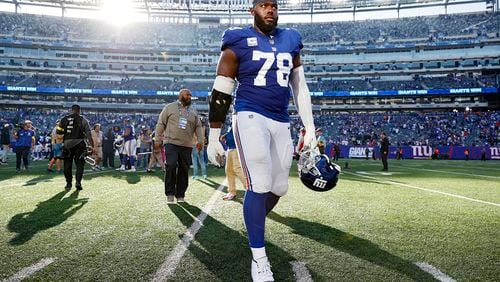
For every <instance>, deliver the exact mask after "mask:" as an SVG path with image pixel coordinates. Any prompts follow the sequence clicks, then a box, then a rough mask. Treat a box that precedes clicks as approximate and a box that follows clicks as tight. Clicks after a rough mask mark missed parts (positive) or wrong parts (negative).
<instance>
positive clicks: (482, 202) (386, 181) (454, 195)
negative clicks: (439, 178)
mask: <svg viewBox="0 0 500 282" xmlns="http://www.w3.org/2000/svg"><path fill="white" fill-rule="evenodd" d="M342 173H347V174H352V175H357V176H360V177H364V178H369V179H373V180H377V181H380V182H382V183H387V184H392V185H397V186H403V187H408V188H412V189H418V190H422V191H426V192H431V193H436V194H441V195H446V196H450V197H453V198H458V199H463V200H468V201H472V202H477V203H481V204H487V205H492V206H497V207H500V204H497V203H492V202H487V201H482V200H478V199H473V198H469V197H465V196H461V195H456V194H452V193H447V192H442V191H438V190H433V189H428V188H422V187H418V186H415V185H410V184H404V183H399V182H394V181H391V180H384V179H380V178H376V177H371V176H367V175H363V174H359V173H354V172H347V171H342Z"/></svg>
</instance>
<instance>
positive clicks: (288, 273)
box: [169, 203, 295, 281]
mask: <svg viewBox="0 0 500 282" xmlns="http://www.w3.org/2000/svg"><path fill="white" fill-rule="evenodd" d="M169 208H170V210H171V211H172V213H174V214H175V215H176V216H177V217H178V218H179V220H180V221H181V222H182V223H183V224H184V225H185V226H186V227H187V228H189V227H190V226H191V225H192V224H193V222H194V219H193V218H195V217H197V216H198V215H200V214H201V213H202V211H201V210H200V209H199V208H198V207H196V206H192V205H190V204H188V203H182V204H179V205H169ZM234 216H240V215H239V214H235V215H234ZM266 249H267V250H268V254H269V258H270V260H271V262H272V266H273V268H272V269H273V272H274V278H275V279H276V281H295V279H294V276H293V271H292V268H291V265H290V264H289V262H290V261H293V260H294V258H293V257H291V256H290V255H289V254H288V253H287V252H285V251H284V250H283V249H281V248H280V247H278V246H276V245H273V244H270V243H267V244H266ZM189 251H190V253H191V254H192V255H193V256H194V257H195V258H196V259H197V260H198V261H200V262H201V263H203V264H204V265H205V266H206V268H207V269H209V270H210V272H211V274H212V275H214V276H216V277H217V280H220V281H251V274H250V265H251V259H252V256H251V252H250V249H249V247H248V239H247V237H246V232H245V231H244V226H243V225H241V229H240V230H234V229H231V228H229V227H228V226H226V225H224V224H223V223H221V222H220V221H218V220H216V219H214V218H213V217H211V216H210V215H207V217H206V219H205V221H204V222H203V228H202V229H200V231H199V232H198V233H197V234H196V237H195V239H194V242H192V244H191V245H190V246H189ZM181 272H185V273H186V275H189V274H191V273H190V269H182V268H181V269H178V270H176V273H181ZM212 279H213V277H199V280H212Z"/></svg>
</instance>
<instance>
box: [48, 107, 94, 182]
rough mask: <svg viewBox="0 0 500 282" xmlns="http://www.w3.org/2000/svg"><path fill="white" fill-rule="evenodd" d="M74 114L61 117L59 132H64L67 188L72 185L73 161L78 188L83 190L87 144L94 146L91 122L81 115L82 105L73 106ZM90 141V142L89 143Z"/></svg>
mask: <svg viewBox="0 0 500 282" xmlns="http://www.w3.org/2000/svg"><path fill="white" fill-rule="evenodd" d="M71 111H72V114H70V115H67V116H65V117H64V118H62V119H61V122H60V124H59V127H58V128H57V133H58V134H63V135H64V138H63V140H64V141H63V157H64V177H65V178H66V187H64V189H66V190H67V191H68V190H70V189H71V186H72V180H73V176H72V169H73V161H74V162H75V164H76V176H75V177H76V184H75V188H76V190H82V177H83V167H84V166H85V160H84V153H85V152H86V150H87V144H89V146H91V147H94V144H93V141H92V138H90V136H91V135H90V126H89V122H88V121H87V120H86V119H85V118H84V117H82V116H81V115H80V106H79V105H73V106H71ZM87 142H88V143H87Z"/></svg>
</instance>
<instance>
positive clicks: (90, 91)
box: [0, 86, 498, 97]
mask: <svg viewBox="0 0 500 282" xmlns="http://www.w3.org/2000/svg"><path fill="white" fill-rule="evenodd" d="M0 91H15V92H37V93H55V94H64V93H74V94H96V95H165V96H177V95H178V94H179V92H178V91H156V90H121V89H88V88H84V89H81V88H52V87H31V86H0ZM192 93H193V96H195V97H208V95H209V92H208V91H193V92H192ZM496 93H498V88H496V87H483V88H450V89H420V90H414V89H413V90H380V91H375V90H374V91H326V92H311V95H312V96H315V97H357V96H398V95H441V94H496Z"/></svg>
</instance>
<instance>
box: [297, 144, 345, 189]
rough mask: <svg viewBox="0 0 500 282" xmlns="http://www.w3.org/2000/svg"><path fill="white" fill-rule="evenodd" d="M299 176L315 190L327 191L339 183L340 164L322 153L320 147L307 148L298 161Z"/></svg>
mask: <svg viewBox="0 0 500 282" xmlns="http://www.w3.org/2000/svg"><path fill="white" fill-rule="evenodd" d="M297 167H298V169H299V177H300V180H301V181H302V183H304V185H305V186H306V187H307V188H309V189H311V190H314V191H318V192H325V191H329V190H331V189H333V188H334V187H335V186H336V185H337V181H338V179H339V174H340V172H341V168H340V166H338V165H337V164H335V163H333V162H331V161H330V159H329V158H328V156H327V155H325V154H320V153H319V150H318V148H305V149H304V150H303V151H302V152H301V153H300V158H299V161H298V163H297Z"/></svg>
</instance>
